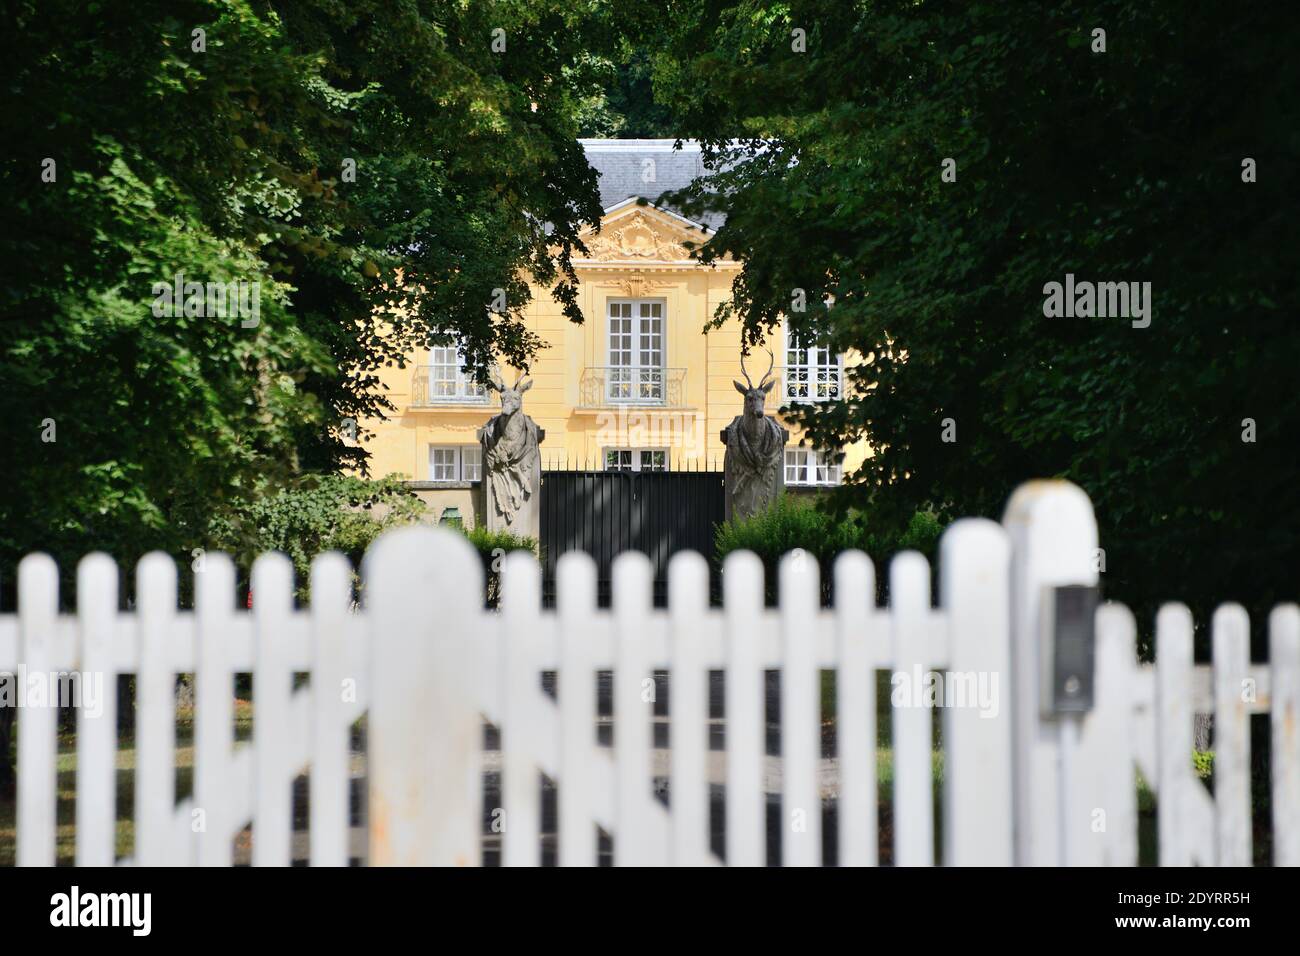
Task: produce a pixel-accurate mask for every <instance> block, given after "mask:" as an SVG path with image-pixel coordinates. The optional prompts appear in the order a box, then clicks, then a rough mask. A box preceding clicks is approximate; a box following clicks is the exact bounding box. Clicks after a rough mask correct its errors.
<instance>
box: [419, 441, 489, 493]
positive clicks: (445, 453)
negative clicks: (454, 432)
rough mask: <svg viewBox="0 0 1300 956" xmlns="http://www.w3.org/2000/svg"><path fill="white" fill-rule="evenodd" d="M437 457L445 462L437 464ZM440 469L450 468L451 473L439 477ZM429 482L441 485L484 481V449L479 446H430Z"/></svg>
mask: <svg viewBox="0 0 1300 956" xmlns="http://www.w3.org/2000/svg"><path fill="white" fill-rule="evenodd" d="M440 453H441V454H440ZM436 457H441V458H443V461H442V462H440V463H435V461H434V459H435V458H436ZM439 468H444V469H446V468H450V472H449V473H448V474H445V475H443V476H442V477H439V476H438V470H439ZM429 480H430V481H436V482H439V483H441V484H454V483H456V482H461V481H482V480H483V449H482V448H481V447H480V446H479V445H430V446H429Z"/></svg>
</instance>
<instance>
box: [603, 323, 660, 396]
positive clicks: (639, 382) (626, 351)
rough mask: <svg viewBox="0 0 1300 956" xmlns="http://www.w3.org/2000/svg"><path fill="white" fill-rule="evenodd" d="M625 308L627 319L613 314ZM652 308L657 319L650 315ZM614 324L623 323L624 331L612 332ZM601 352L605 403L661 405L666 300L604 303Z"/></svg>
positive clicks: (614, 330)
mask: <svg viewBox="0 0 1300 956" xmlns="http://www.w3.org/2000/svg"><path fill="white" fill-rule="evenodd" d="M625 306H626V307H627V310H628V312H629V314H628V315H626V316H624V315H621V314H620V315H615V314H614V311H615V308H616V307H617V308H618V310H619V311H620V312H621V311H622V309H623V308H624V307H625ZM655 308H657V309H658V312H659V314H658V315H654V314H653V310H654V309H655ZM616 322H627V323H628V327H627V329H626V330H624V329H618V330H617V331H616V329H615V323H616ZM656 324H657V326H658V327H657V328H655V326H656ZM616 336H618V337H619V338H617V339H616V338H615V337H616ZM656 339H657V342H656ZM604 348H605V366H606V369H605V399H606V401H608V402H610V403H612V404H619V405H662V404H664V401H665V396H666V392H665V389H664V369H665V367H666V366H667V364H668V361H667V360H668V300H667V299H627V298H610V299H606V300H605V346H604ZM656 356H657V357H656Z"/></svg>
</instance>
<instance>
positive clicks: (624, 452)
mask: <svg viewBox="0 0 1300 956" xmlns="http://www.w3.org/2000/svg"><path fill="white" fill-rule="evenodd" d="M611 454H617V455H618V456H619V457H620V459H621V458H622V457H623V456H627V461H628V466H627V467H623V464H622V462H621V461H620V462H619V465H618V467H617V468H611V467H610V466H609V456H610V455H611ZM653 455H662V456H663V467H662V468H656V467H654V466H653V458H652V457H651V456H653ZM601 461H602V462H603V463H604V470H605V471H645V472H652V471H653V472H663V471H668V466H669V464H670V463H671V456H670V455H669V454H668V449H667V448H616V447H610V448H605V449H603V450H602V452H601ZM647 461H649V462H650V467H646V465H647Z"/></svg>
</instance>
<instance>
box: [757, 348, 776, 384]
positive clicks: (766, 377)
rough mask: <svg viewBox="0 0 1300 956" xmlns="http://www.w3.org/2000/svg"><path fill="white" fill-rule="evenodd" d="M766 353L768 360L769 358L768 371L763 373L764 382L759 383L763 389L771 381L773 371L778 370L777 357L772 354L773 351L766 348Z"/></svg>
mask: <svg viewBox="0 0 1300 956" xmlns="http://www.w3.org/2000/svg"><path fill="white" fill-rule="evenodd" d="M764 351H765V352H767V358H768V363H767V371H766V372H764V373H763V378H762V381H760V382H759V383H758V387H759V388H762V387H763V386H764V385H766V384H767V383H768V382H769V381H770V380H771V378H772V369H774V368H776V356H775V355H773V354H772V350H771V349H769V348H767V347H766V346H765V347H764Z"/></svg>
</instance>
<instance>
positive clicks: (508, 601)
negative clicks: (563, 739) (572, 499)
mask: <svg viewBox="0 0 1300 956" xmlns="http://www.w3.org/2000/svg"><path fill="white" fill-rule="evenodd" d="M541 606H542V579H541V569H540V568H539V567H538V566H537V560H536V559H535V558H534V557H533V555H532V554H531V553H528V552H521V551H517V552H514V553H512V554H508V555H506V558H505V561H504V562H503V565H502V568H501V660H500V661H499V664H498V666H499V667H500V675H501V714H502V718H501V750H502V766H501V772H502V782H501V799H502V804H503V808H504V810H505V819H504V823H505V829H504V830H503V831H502V834H501V846H502V850H501V863H502V865H503V866H540V865H541V862H542V857H541V853H542V850H541V829H542V808H541V790H540V787H541V777H540V774H539V773H538V768H537V758H536V752H537V746H536V743H535V742H534V733H535V729H536V727H537V724H538V721H539V720H540V718H541V717H542V716H543V712H544V711H545V710H547V709H549V708H550V707H551V702H550V700H549V699H548V698H547V697H546V696H545V694H544V693H543V691H542V688H541V677H540V671H539V670H538V668H537V655H536V654H535V653H534V650H533V648H534V644H535V643H536V640H537V631H538V627H537V615H538V614H539V613H540V612H541ZM489 679H491V678H490V676H489Z"/></svg>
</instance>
